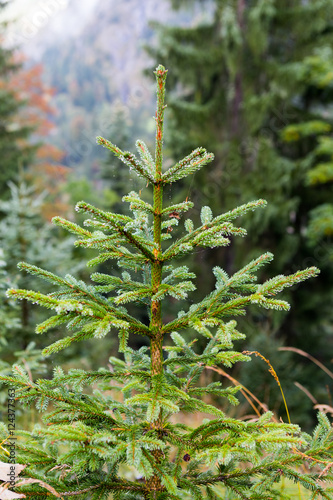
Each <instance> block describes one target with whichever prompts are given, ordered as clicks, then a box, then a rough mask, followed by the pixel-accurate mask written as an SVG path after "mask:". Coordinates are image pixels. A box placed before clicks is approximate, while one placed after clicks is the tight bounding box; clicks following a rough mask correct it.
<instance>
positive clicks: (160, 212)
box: [0, 65, 333, 500]
mask: <svg viewBox="0 0 333 500" xmlns="http://www.w3.org/2000/svg"><path fill="white" fill-rule="evenodd" d="M166 74H167V71H166V70H165V68H164V67H163V66H161V65H160V66H159V67H158V68H157V70H156V79H157V112H156V150H155V159H153V157H152V155H151V153H150V152H149V150H148V149H147V147H146V145H145V144H144V143H143V142H142V141H137V149H138V152H139V157H136V156H135V155H134V154H132V153H129V152H124V151H122V150H121V149H120V148H118V147H117V146H115V145H113V144H112V143H111V142H109V141H107V140H106V139H103V138H102V137H99V138H98V143H99V144H101V145H103V146H104V147H106V148H108V149H110V150H111V151H112V152H113V153H114V155H115V156H116V157H117V158H120V159H121V160H122V162H123V163H124V164H125V165H127V166H128V167H129V168H130V169H132V170H133V171H134V172H136V174H138V175H139V176H140V177H141V178H143V179H145V181H146V182H147V184H149V185H150V186H151V187H152V190H153V193H152V200H153V201H152V203H148V202H145V201H144V200H143V199H142V198H141V197H140V195H139V194H138V193H135V192H131V193H129V195H127V196H125V197H124V201H126V202H129V203H130V209H131V211H132V213H133V215H132V216H126V215H122V214H117V213H112V212H106V211H103V210H100V209H98V208H96V207H94V206H92V205H90V204H89V203H86V202H84V201H81V202H79V203H78V204H77V206H76V209H77V210H78V211H79V212H82V213H85V214H87V215H88V216H89V217H90V218H89V219H87V220H86V221H85V226H86V227H80V226H79V225H77V224H74V223H73V222H70V221H67V220H65V219H62V218H60V217H58V218H55V220H54V222H55V223H56V224H57V225H59V226H61V227H63V228H66V229H68V230H69V231H70V232H72V233H74V234H75V235H76V236H78V238H79V239H78V241H77V245H79V246H82V247H84V248H94V249H95V250H97V251H98V255H97V257H96V258H94V259H93V261H92V263H93V264H95V263H101V262H106V261H108V260H113V259H114V260H116V261H117V263H118V266H119V267H121V268H122V269H123V270H124V272H123V274H122V277H121V278H119V277H115V276H113V275H112V274H111V273H94V274H93V275H92V280H93V282H94V283H95V284H93V285H90V284H86V283H84V282H83V281H79V280H77V279H75V278H74V277H73V276H67V277H66V278H61V277H60V276H57V275H56V274H53V273H51V272H50V271H46V270H43V269H41V268H39V267H37V266H35V265H32V264H28V263H21V264H20V265H19V267H20V269H21V270H25V271H27V272H28V273H30V274H32V275H33V276H38V277H40V278H43V279H44V280H46V281H47V282H50V283H52V284H53V285H55V286H57V287H59V288H58V289H57V291H55V292H53V293H50V294H43V293H41V292H40V291H32V290H22V289H11V290H9V291H8V296H9V297H11V298H17V299H21V300H28V301H31V302H35V303H37V304H39V305H41V306H44V307H46V308H48V309H52V310H54V311H55V315H53V316H51V317H50V318H49V319H47V320H46V321H44V322H43V323H42V324H40V325H38V327H37V332H39V333H46V332H47V331H49V330H50V329H51V328H54V327H56V326H58V325H61V324H64V323H67V326H68V328H69V329H70V330H73V334H72V335H70V336H67V337H64V338H63V339H61V340H59V341H57V342H56V343H53V344H51V345H49V346H48V347H47V348H46V349H45V350H44V354H45V355H50V354H53V353H55V352H57V351H59V350H61V349H65V348H67V347H68V346H69V345H71V344H72V343H74V342H77V341H81V340H85V339H88V338H92V339H96V341H97V340H100V339H102V338H104V337H105V336H107V335H108V334H109V333H110V332H111V331H114V330H118V332H119V351H120V353H121V354H120V356H119V357H117V358H116V357H111V358H110V365H109V368H104V367H100V369H99V370H98V371H85V370H77V369H76V370H71V371H70V372H69V373H67V374H66V373H64V371H63V370H62V368H61V367H58V368H56V369H55V371H54V378H53V379H52V380H45V379H40V380H37V381H32V380H31V379H30V378H29V377H28V376H27V374H26V373H25V371H24V369H23V367H18V366H16V367H14V373H15V375H14V376H13V377H8V376H7V377H6V376H1V377H0V379H1V380H3V381H5V382H7V383H8V384H9V385H10V386H11V387H12V388H16V398H17V400H18V401H21V402H22V403H26V404H31V403H33V402H36V403H37V407H38V408H39V409H41V410H42V411H45V409H46V407H47V405H48V403H49V402H52V411H51V413H48V414H46V415H44V418H45V420H46V422H47V423H48V425H47V426H46V427H44V426H41V425H38V426H37V427H35V428H34V429H33V430H32V431H31V432H23V431H18V432H17V434H18V435H20V436H22V439H20V440H18V441H17V460H18V463H21V464H22V465H27V466H26V468H25V469H24V470H23V471H22V472H21V474H20V478H21V479H18V480H17V482H16V489H17V491H18V492H21V493H23V492H24V493H25V494H26V496H31V497H36V498H49V495H50V493H51V495H53V496H54V497H58V498H65V497H66V498H73V499H74V498H78V497H79V498H81V499H82V500H83V499H87V500H88V499H90V500H97V499H100V500H102V499H105V500H106V499H108V498H110V495H111V494H112V495H113V497H114V498H117V499H119V500H121V499H124V500H125V499H133V500H134V499H135V500H140V499H142V500H143V499H145V500H162V499H164V500H166V499H189V498H195V499H197V500H200V499H222V498H226V497H227V496H229V493H230V494H232V495H235V496H236V497H237V498H248V499H253V500H254V499H256V500H259V499H266V500H269V499H273V498H274V499H275V498H281V499H282V498H284V499H285V498H291V497H290V495H288V494H287V492H286V491H284V489H283V488H279V483H280V482H281V478H285V477H286V478H290V479H292V480H294V481H296V482H298V483H299V484H301V485H303V486H304V487H305V488H307V489H309V490H311V491H312V492H313V495H314V496H317V495H320V496H322V498H326V499H332V498H333V495H332V488H331V487H330V485H329V483H328V487H327V488H326V489H325V487H324V484H325V480H326V481H331V479H332V474H331V473H330V468H331V466H332V449H333V440H332V427H331V425H330V423H329V421H328V419H327V418H326V417H324V416H323V415H320V417H319V418H320V421H319V424H318V426H317V429H316V431H315V433H314V436H313V437H310V436H308V435H305V434H302V433H301V432H300V429H299V427H298V426H296V425H292V424H290V423H289V424H286V423H283V422H276V421H274V420H273V419H272V413H271V412H265V413H264V414H262V415H261V416H260V417H259V418H258V419H256V420H250V421H243V420H237V419H233V418H230V417H228V416H227V415H226V414H225V413H224V412H222V411H221V410H220V409H219V408H218V407H216V406H214V405H212V404H208V403H207V402H205V401H204V398H205V396H209V395H210V396H219V397H221V398H227V399H228V400H229V401H230V403H232V404H233V403H237V400H236V398H235V393H236V392H237V388H230V387H223V386H222V384H221V383H220V382H215V383H209V384H208V385H205V384H203V385H202V384H200V375H201V374H202V373H203V372H204V370H205V368H206V366H208V367H209V366H212V367H215V366H217V365H224V366H229V367H230V366H231V365H233V364H234V363H236V362H238V361H248V360H249V358H248V354H249V353H247V352H243V353H240V352H237V351H235V350H234V349H233V342H234V341H239V340H241V339H244V337H245V335H244V334H242V333H240V332H239V331H238V329H237V323H236V321H235V319H234V317H237V316H239V315H242V314H245V309H246V307H247V306H248V305H250V304H256V305H257V306H259V307H263V308H267V309H273V310H274V309H275V310H286V309H288V308H289V304H288V303H287V302H286V301H285V300H281V299H277V298H276V295H277V294H278V293H280V292H282V291H283V290H284V289H285V288H288V287H290V286H292V285H295V284H297V283H299V282H301V281H303V280H306V279H307V278H310V277H314V276H316V275H317V273H318V269H316V268H315V267H311V268H308V269H305V270H303V271H297V272H296V273H294V274H292V275H289V276H283V275H279V276H275V277H274V278H272V279H268V280H266V281H265V282H264V283H263V284H258V283H257V281H256V275H257V272H258V270H259V269H260V268H261V267H262V266H264V265H265V264H268V263H269V262H270V261H271V260H272V258H273V256H272V254H271V253H268V252H266V253H264V254H263V255H261V256H259V257H256V258H255V259H253V260H252V261H251V262H249V263H248V264H247V265H245V266H244V267H243V268H241V269H240V270H239V271H237V272H236V273H234V274H233V275H228V274H227V273H226V271H225V270H224V269H222V267H219V266H215V267H214V269H213V274H214V276H215V279H216V286H215V290H214V291H212V292H211V293H210V294H208V295H207V296H204V295H202V297H201V299H200V300H199V301H198V302H197V303H194V304H192V305H191V307H188V306H187V305H186V302H185V304H184V309H183V310H179V313H178V316H177V317H174V318H172V319H170V321H166V320H165V317H164V311H163V308H162V304H164V302H165V298H166V296H168V295H169V296H171V297H173V298H175V299H176V300H181V301H184V300H186V299H187V296H188V293H190V292H192V291H193V290H194V289H195V285H194V283H193V280H194V279H195V274H194V273H192V272H190V270H189V269H188V267H187V266H184V265H178V266H177V264H176V261H177V259H179V258H181V257H183V256H186V255H188V254H190V253H192V252H193V251H195V250H196V249H198V248H207V247H208V248H216V247H219V246H227V245H229V243H230V239H229V238H230V236H232V235H235V236H236V235H239V236H244V235H245V233H246V232H245V230H244V229H243V228H241V227H237V226H235V225H234V224H233V221H234V220H235V219H237V218H238V217H239V216H242V215H244V214H246V213H248V212H252V211H254V210H256V209H259V208H260V207H264V206H265V205H266V203H265V201H264V200H262V199H259V200H257V201H253V202H249V203H247V204H244V205H242V206H239V207H237V208H235V209H233V210H230V211H229V212H226V213H224V214H222V215H217V216H214V215H213V213H212V210H211V209H210V208H209V207H208V206H204V207H202V209H201V211H200V219H201V220H200V223H199V225H198V226H197V227H196V225H195V224H194V222H193V221H192V220H191V219H190V218H186V219H185V221H184V229H185V231H184V233H183V235H182V236H181V237H180V238H174V239H173V240H172V234H171V232H170V231H169V228H170V226H173V225H177V224H178V223H179V219H180V218H181V217H183V216H184V215H185V214H186V212H188V210H189V209H191V208H192V207H193V203H192V202H189V201H183V202H181V203H178V204H171V205H170V204H165V203H164V201H165V200H164V198H165V196H164V197H163V191H164V189H165V187H166V186H168V185H170V184H173V183H175V182H176V181H179V180H181V179H183V178H185V177H187V176H189V175H191V174H194V173H195V172H197V171H199V170H200V169H201V168H202V167H203V166H205V165H206V164H207V163H209V162H211V161H212V160H213V155H212V154H211V153H207V151H206V150H205V149H204V148H201V147H199V148H196V149H195V150H193V151H192V153H190V154H189V155H188V156H187V157H185V158H183V159H182V160H180V161H179V162H177V163H176V164H174V165H173V166H171V167H170V168H167V169H165V168H163V165H162V162H163V152H162V144H163V125H164V109H165V105H164V90H165V80H166ZM165 240H166V241H165ZM167 240H169V242H168V241H167ZM133 301H134V302H136V303H138V304H141V305H142V306H143V307H144V308H146V307H147V306H148V309H149V321H148V322H146V323H143V322H142V321H140V320H139V319H137V318H135V317H133V316H132V315H131V314H129V312H128V309H127V304H129V303H130V302H133ZM191 329H192V330H195V332H196V334H197V335H198V336H200V337H202V338H203V340H204V349H203V350H200V349H198V348H197V347H196V343H195V342H193V341H188V340H187V338H186V336H187V331H188V330H191ZM181 330H184V333H183V334H180V333H179V332H180V331H181ZM133 335H140V336H143V337H144V338H146V339H147V341H148V342H149V348H148V347H143V348H141V349H139V350H134V349H132V348H130V347H129V346H128V344H127V340H128V338H129V336H133ZM273 374H274V376H276V374H275V373H274V372H273ZM83 386H92V387H93V388H94V391H93V392H89V391H83ZM117 390H120V391H121V394H120V395H119V394H118V395H117V392H116V391H117ZM203 413H204V414H206V415H209V418H206V419H203V415H202V414H203ZM185 414H189V415H190V417H191V418H192V419H194V417H195V416H198V418H199V420H200V423H199V425H198V426H192V425H187V424H185V423H183V421H182V420H183V418H184V415H185ZM1 433H2V436H3V437H2V439H3V441H2V443H1V444H2V447H1V448H0V452H1V457H2V459H3V460H4V459H6V458H7V457H6V451H7V450H6V440H8V433H7V429H6V427H4V426H2V427H1ZM306 464H309V465H310V466H311V467H310V468H309V469H306V467H304V470H303V468H301V467H300V466H306ZM2 466H3V467H5V465H4V464H2ZM18 470H19V467H18ZM319 479H320V481H319ZM7 486H8V485H7ZM46 490H48V491H46Z"/></svg>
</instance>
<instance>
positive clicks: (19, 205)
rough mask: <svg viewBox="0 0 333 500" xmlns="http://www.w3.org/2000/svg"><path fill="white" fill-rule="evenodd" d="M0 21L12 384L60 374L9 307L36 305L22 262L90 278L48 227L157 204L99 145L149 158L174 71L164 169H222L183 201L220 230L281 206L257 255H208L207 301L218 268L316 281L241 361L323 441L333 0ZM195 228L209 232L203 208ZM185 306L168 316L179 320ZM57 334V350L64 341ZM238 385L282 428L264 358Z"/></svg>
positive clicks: (153, 5) (33, 317)
mask: <svg viewBox="0 0 333 500" xmlns="http://www.w3.org/2000/svg"><path fill="white" fill-rule="evenodd" d="M0 5H1V12H0V14H1V16H2V19H3V21H4V22H3V24H2V26H1V31H2V36H1V47H0V74H1V82H0V83H1V85H0V122H1V127H0V158H1V169H0V192H1V202H0V238H1V241H0V248H1V259H0V265H1V267H0V271H1V274H0V288H1V297H0V305H1V309H0V320H1V327H0V347H1V361H0V370H1V372H2V373H9V372H10V370H11V368H10V367H11V365H12V363H13V362H14V361H15V362H16V361H17V360H18V361H20V362H21V363H23V364H24V365H25V366H26V368H27V369H28V371H29V372H30V373H31V374H32V375H34V376H35V375H37V376H38V374H40V373H42V372H44V374H45V371H46V372H47V370H48V369H49V368H47V367H46V366H45V363H44V360H43V359H42V357H41V354H40V351H41V349H42V348H43V347H44V345H45V341H44V339H43V338H42V337H37V336H36V335H35V333H34V329H35V325H36V323H37V322H40V321H41V320H42V319H43V314H44V312H42V311H39V310H37V308H31V309H30V306H28V304H27V303H26V302H24V301H22V303H20V304H19V305H18V304H15V303H13V302H11V301H10V300H9V299H7V298H6V297H5V290H6V289H7V288H8V287H9V286H18V287H20V288H32V289H33V288H36V287H35V285H34V283H32V281H33V280H34V278H33V277H28V276H22V275H20V274H19V273H18V271H17V268H16V264H17V262H19V261H22V260H24V261H28V262H29V263H31V264H35V265H38V266H41V267H43V268H45V269H48V270H50V271H56V272H57V274H59V273H61V274H62V275H65V274H66V273H68V272H71V273H76V275H79V276H80V277H81V279H85V280H86V279H88V274H87V272H86V271H85V269H84V265H85V261H86V260H87V256H86V254H85V255H83V254H81V252H80V250H79V249H77V248H74V247H73V245H72V243H73V242H72V240H71V239H70V238H68V237H67V236H66V235H65V234H64V233H62V231H61V230H60V229H59V228H56V227H54V226H52V225H51V224H50V219H51V218H52V216H54V215H62V216H65V217H66V218H69V219H71V220H77V219H78V218H79V215H78V214H76V213H75V212H74V211H73V206H74V204H75V203H76V202H77V201H79V200H80V199H85V200H86V201H88V202H91V203H98V205H99V206H101V207H102V208H104V209H108V208H110V209H112V210H117V211H124V210H126V208H124V207H123V204H122V203H121V196H122V194H123V193H124V192H127V191H129V189H130V188H131V187H132V188H133V189H136V190H140V189H142V193H143V196H144V187H145V186H144V185H141V184H140V182H139V181H138V180H137V179H136V178H135V177H131V176H129V174H128V173H127V171H124V170H123V169H122V168H121V167H120V163H117V162H116V161H114V160H111V158H108V156H107V155H104V156H103V149H102V148H98V147H97V145H95V137H96V136H97V135H103V136H104V137H106V138H108V139H110V140H111V141H112V142H113V143H116V144H117V145H118V146H119V147H121V148H122V149H133V145H134V143H135V140H136V139H137V138H142V139H144V140H145V141H146V142H147V143H148V145H149V146H150V145H151V144H153V141H154V120H153V115H154V100H153V98H152V97H153V94H154V90H153V91H152V89H154V82H153V80H152V79H151V78H150V77H149V76H148V75H151V74H152V71H151V69H152V68H155V67H156V65H157V64H158V63H162V64H163V65H165V66H166V67H167V68H168V69H169V76H168V108H169V111H168V113H169V114H168V118H167V123H166V127H167V133H166V137H169V140H168V142H167V143H166V144H165V147H166V154H165V156H166V157H168V158H169V159H170V163H171V161H172V160H178V159H179V158H180V157H182V156H184V155H186V154H188V153H189V152H190V151H192V149H194V148H195V147H196V146H197V145H198V144H200V145H202V146H203V147H205V148H207V149H208V150H209V151H212V152H214V154H215V158H216V159H215V162H214V166H213V167H212V168H211V169H209V170H208V169H207V171H205V170H204V171H202V173H197V174H196V175H195V176H194V177H193V178H192V179H191V181H190V183H189V184H185V183H184V184H183V186H182V188H181V190H180V191H179V199H182V197H183V196H184V193H185V196H186V197H188V199H190V200H191V201H193V202H194V203H195V205H196V206H200V205H210V206H212V207H213V208H214V212H215V213H221V212H223V211H226V210H228V209H230V208H233V207H234V206H236V205H240V204H242V203H245V202H247V201H250V200H253V199H257V198H265V199H267V201H268V208H266V210H265V211H261V212H260V213H258V214H257V213H256V214H251V217H249V218H248V219H246V220H245V221H244V220H243V221H242V224H243V225H244V227H246V229H247V230H248V237H247V238H246V239H245V240H242V241H241V242H240V243H238V242H236V241H234V242H232V245H231V246H230V247H228V248H227V249H219V250H218V251H213V250H204V251H200V252H198V253H197V254H196V255H195V258H194V261H193V262H192V263H191V264H192V265H193V266H194V267H195V271H196V273H197V275H198V283H197V288H198V289H199V290H200V293H201V294H202V293H203V292H205V293H208V292H209V291H210V290H211V289H213V283H212V282H210V281H209V279H208V278H207V276H208V273H207V268H208V267H211V265H212V264H213V263H216V264H218V265H220V266H222V267H224V269H225V270H226V271H227V272H228V273H230V274H231V273H233V272H235V270H236V269H238V268H239V266H240V265H242V264H244V262H245V258H246V261H248V260H249V259H251V258H253V257H257V256H258V255H260V253H262V252H263V251H266V250H269V251H272V252H273V253H274V255H275V259H274V264H273V265H271V266H270V268H269V269H268V270H267V271H265V273H266V274H264V273H263V275H262V276H263V278H269V277H270V276H273V275H276V274H279V273H286V274H288V273H290V272H294V271H295V270H296V269H298V268H305V267H308V266H313V265H314V266H317V267H319V268H320V269H321V274H320V276H319V277H318V278H317V279H316V280H314V281H311V282H310V283H306V284H303V285H302V287H300V288H298V289H297V290H296V291H295V292H294V293H293V295H292V296H290V297H289V296H288V297H287V299H288V300H289V301H290V302H291V303H292V308H291V311H290V312H289V313H285V314H281V312H279V313H278V314H275V313H274V312H272V311H269V312H268V311H267V312H266V313H265V314H264V313H262V312H260V313H259V312H258V310H257V309H256V308H255V307H254V306H253V309H252V311H251V315H250V317H247V318H246V320H243V321H244V323H245V321H246V323H245V325H244V326H243V331H245V332H246V333H247V335H248V337H247V340H246V341H245V342H244V346H243V347H244V349H247V350H256V351H259V352H260V353H261V354H262V355H263V356H265V357H266V358H267V359H269V360H270V362H271V364H272V365H273V366H274V369H275V370H276V372H277V374H278V376H279V379H280V382H281V384H282V386H283V389H284V392H285V394H286V399H287V403H288V406H289V410H290V413H291V418H292V421H293V422H294V423H299V424H301V425H302V426H303V427H305V428H306V429H310V428H311V427H312V425H313V422H314V415H315V410H314V407H316V408H318V405H319V406H320V407H321V409H324V410H326V411H328V412H332V401H331V391H330V383H331V380H332V377H333V374H332V372H331V371H330V370H331V368H332V366H331V365H332V358H333V337H332V333H333V307H332V306H333V279H332V278H333V251H332V248H333V247H332V235H333V202H332V200H333V197H332V194H333V190H332V186H333V182H332V181H333V137H332V126H333V107H332V103H333V65H332V60H333V58H332V55H333V0H332V1H331V0H320V1H319V0H312V1H305V2H304V1H301V0H299V1H298V0H293V2H290V1H287V0H286V1H284V0H276V1H274V0H255V1H251V2H247V1H246V0H229V1H226V0H205V1H199V0H187V1H179V0H178V1H177V2H174V4H173V3H172V2H171V1H169V0H163V1H162V0H159V1H157V0H147V1H145V2H140V1H139V0H126V1H125V0H124V1H122V2H117V1H115V0H108V1H105V2H103V3H101V2H96V1H89V2H82V0H81V2H80V1H79V0H69V1H65V0H52V1H46V0H45V1H41V2H38V4H36V3H35V2H31V3H30V2H20V1H19V0H16V1H15V0H13V1H12V2H8V3H7V5H6V6H5V2H1V3H0ZM14 47H15V50H12V49H14ZM175 130H176V131H177V133H173V131H175ZM192 216H193V218H194V219H195V218H196V217H198V216H199V214H197V213H196V211H195V208H194V209H193V214H192ZM171 229H172V228H171ZM173 230H174V231H176V229H173ZM68 256H69V257H68ZM91 256H93V254H92V255H91ZM37 286H38V288H39V289H40V286H41V285H40V283H38V285H37ZM43 286H46V285H43ZM43 291H44V292H47V291H48V290H47V289H46V288H45V290H43ZM195 293H196V292H194V293H193V296H192V297H191V299H192V300H194V301H195ZM173 306H174V304H173V303H172V300H170V302H169V305H168V307H169V310H170V315H171V314H172V312H173ZM142 314H144V312H143V313H142ZM240 321H241V320H240ZM51 335H52V336H53V338H54V339H56V338H58V337H60V336H61V335H62V331H61V328H58V330H57V331H54V332H53V333H52V334H51ZM99 344H102V346H100V345H99ZM133 347H139V346H133ZM115 350H116V345H115V340H113V338H112V337H107V338H106V339H105V340H104V343H103V342H99V343H98V345H96V344H94V343H89V342H86V343H85V344H84V345H82V346H79V347H73V348H72V350H71V351H67V354H66V357H63V358H62V359H61V360H60V361H59V356H58V357H57V364H59V363H62V365H65V366H66V368H68V367H76V366H82V363H83V364H84V365H85V366H91V367H94V368H97V367H99V366H103V365H105V364H107V362H108V358H109V356H111V355H113V354H114V352H115ZM311 357H312V358H314V360H315V362H314V361H313V359H311ZM51 362H52V360H51ZM318 362H320V363H322V367H323V368H324V369H322V368H320V367H319V366H318ZM211 376H212V378H214V377H217V376H221V374H220V375H217V374H215V373H213V372H212V374H211ZM225 376H228V377H231V376H232V377H233V378H234V379H237V380H238V381H240V382H241V383H242V384H243V385H244V386H245V387H247V388H248V389H249V390H250V391H252V392H253V393H254V394H255V395H256V397H258V398H259V400H260V401H262V402H263V403H264V404H265V405H267V407H269V408H270V409H272V410H274V411H275V412H276V414H277V416H279V417H280V416H281V417H282V418H285V409H284V407H283V404H282V401H281V396H280V391H279V388H278V386H277V385H276V381H275V380H274V378H272V377H271V374H270V373H269V372H268V367H267V365H266V364H265V363H263V361H262V360H261V359H257V360H253V362H252V370H251V372H250V371H249V369H247V366H246V365H245V367H244V366H242V367H241V368H240V367H237V365H236V367H235V368H234V370H233V371H232V372H231V371H229V372H228V374H227V375H225ZM1 397H2V401H4V399H5V391H4V392H3V393H1ZM228 411H229V413H232V414H233V415H237V416H238V417H243V418H246V417H248V416H249V415H250V414H251V413H253V409H252V408H251V407H250V406H249V405H248V403H247V401H246V400H245V399H244V401H243V403H242V404H241V405H240V406H238V407H236V408H228ZM33 418H37V417H35V416H33Z"/></svg>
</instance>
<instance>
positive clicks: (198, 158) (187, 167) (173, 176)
mask: <svg viewBox="0 0 333 500" xmlns="http://www.w3.org/2000/svg"><path fill="white" fill-rule="evenodd" d="M213 159H214V155H213V154H212V153H207V151H206V149H204V148H197V149H195V150H194V151H192V153H191V154H189V155H188V156H186V157H185V158H183V159H182V160H181V161H180V162H178V163H176V165H174V166H173V167H171V168H169V170H167V171H166V172H165V173H164V174H163V175H162V180H163V182H164V183H165V184H166V183H171V182H175V181H177V180H180V179H182V178H183V177H187V176H188V175H190V174H193V173H194V172H196V171H197V170H199V169H201V168H202V167H203V166H204V165H207V163H210V162H211V161H213Z"/></svg>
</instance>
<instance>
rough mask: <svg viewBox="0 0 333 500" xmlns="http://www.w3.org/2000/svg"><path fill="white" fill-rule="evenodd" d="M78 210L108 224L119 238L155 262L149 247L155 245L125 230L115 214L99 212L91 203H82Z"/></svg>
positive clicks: (78, 204)
mask: <svg viewBox="0 0 333 500" xmlns="http://www.w3.org/2000/svg"><path fill="white" fill-rule="evenodd" d="M76 210H77V211H80V212H89V213H91V214H92V215H94V216H95V217H96V218H98V219H100V220H102V221H105V222H107V223H108V224H109V225H110V227H111V228H113V229H115V230H116V231H117V233H118V234H119V236H121V237H123V238H125V239H126V240H127V242H128V243H130V244H131V245H132V246H134V247H136V248H137V249H138V250H140V252H141V253H142V254H143V255H144V256H145V257H146V258H148V259H149V260H151V261H152V260H154V255H153V253H152V251H151V250H150V249H149V248H148V247H147V245H149V246H150V247H151V246H153V247H154V245H153V244H151V243H149V242H148V241H147V240H144V239H143V238H140V237H139V236H136V235H134V234H132V233H130V232H129V231H126V229H124V228H123V226H121V225H120V223H119V222H118V220H119V216H116V215H115V214H112V213H111V212H103V211H102V210H99V209H98V208H96V207H93V206H92V205H90V204H89V203H85V202H84V201H81V202H79V203H77V204H76Z"/></svg>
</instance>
